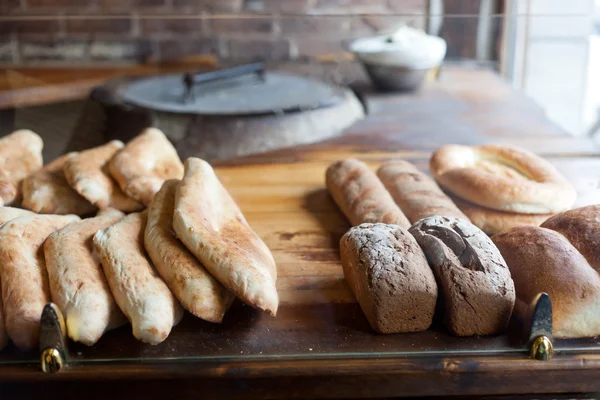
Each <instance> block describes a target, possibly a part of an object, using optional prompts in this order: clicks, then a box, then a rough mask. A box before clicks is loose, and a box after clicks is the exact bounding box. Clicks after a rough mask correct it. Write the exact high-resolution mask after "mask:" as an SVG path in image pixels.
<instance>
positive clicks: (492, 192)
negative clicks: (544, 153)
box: [429, 145, 577, 214]
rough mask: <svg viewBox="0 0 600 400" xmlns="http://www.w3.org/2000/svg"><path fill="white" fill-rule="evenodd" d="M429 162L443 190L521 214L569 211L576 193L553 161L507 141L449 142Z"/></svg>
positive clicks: (491, 206)
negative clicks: (483, 144)
mask: <svg viewBox="0 0 600 400" xmlns="http://www.w3.org/2000/svg"><path fill="white" fill-rule="evenodd" d="M429 167H430V169H431V172H432V174H433V176H434V177H435V179H436V180H437V181H438V183H439V184H440V185H441V186H442V187H443V188H444V189H446V190H448V191H450V192H452V193H453V194H455V195H457V196H458V197H460V198H463V199H465V200H468V201H470V202H472V203H475V204H478V205H480V206H483V207H488V208H491V209H494V210H499V211H508V212H516V213H523V214H550V213H556V212H561V211H565V210H568V209H569V208H571V207H572V206H573V204H574V202H575V199H576V197H577V194H576V192H575V189H574V188H573V185H571V184H570V183H569V182H568V181H567V180H566V179H565V177H564V176H562V175H561V173H560V172H558V170H557V169H556V168H554V166H553V165H552V164H550V163H549V162H548V161H546V160H544V159H543V158H541V157H538V156H537V155H535V154H533V153H532V152H530V151H527V150H524V149H521V148H518V147H516V146H509V145H485V146H473V147H470V146H458V145H448V146H444V147H442V148H441V149H439V150H438V151H436V152H435V153H434V154H433V156H432V157H431V161H430V163H429Z"/></svg>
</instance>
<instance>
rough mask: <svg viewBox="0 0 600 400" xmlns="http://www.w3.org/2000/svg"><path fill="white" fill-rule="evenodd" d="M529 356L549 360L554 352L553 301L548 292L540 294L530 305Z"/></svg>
mask: <svg viewBox="0 0 600 400" xmlns="http://www.w3.org/2000/svg"><path fill="white" fill-rule="evenodd" d="M528 314H529V321H530V323H531V325H530V330H529V338H528V346H529V357H531V358H533V359H534V360H540V361H547V360H550V359H551V358H552V356H553V354H554V346H553V344H552V302H551V301H550V296H548V294H547V293H540V294H538V295H537V296H536V297H535V299H534V300H533V301H532V302H531V304H530V306H529V312H528Z"/></svg>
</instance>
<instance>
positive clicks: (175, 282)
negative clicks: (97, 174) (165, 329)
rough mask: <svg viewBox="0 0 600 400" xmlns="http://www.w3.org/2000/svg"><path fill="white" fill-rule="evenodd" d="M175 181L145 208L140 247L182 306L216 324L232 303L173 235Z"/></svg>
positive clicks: (224, 289) (223, 290) (167, 182)
mask: <svg viewBox="0 0 600 400" xmlns="http://www.w3.org/2000/svg"><path fill="white" fill-rule="evenodd" d="M178 185H179V180H177V179H172V180H168V181H166V182H165V183H164V184H163V185H162V188H161V189H160V190H159V191H158V192H157V193H156V195H154V200H153V201H152V204H151V205H150V207H149V208H148V224H147V225H146V230H145V235H144V246H145V248H146V251H147V252H148V255H149V256H150V259H151V260H152V262H153V263H154V266H155V267H156V270H157V271H158V273H159V274H160V276H161V277H162V278H163V279H164V281H165V283H166V284H167V286H169V288H170V289H171V291H172V292H173V294H174V295H175V297H177V299H178V300H179V301H180V302H181V304H182V306H183V307H184V308H185V309H186V310H188V311H189V312H190V313H192V314H193V315H195V316H196V317H198V318H202V319H204V320H206V321H210V322H215V323H219V322H221V321H222V320H223V316H224V315H225V312H227V310H228V309H229V306H230V305H231V303H232V302H233V300H234V299H235V296H234V295H233V293H231V292H230V291H229V290H227V289H226V288H225V287H224V286H223V285H221V283H219V281H217V280H216V279H215V278H213V276H212V275H211V274H210V273H209V272H208V271H207V270H206V268H204V266H203V265H202V264H200V262H199V261H198V260H197V259H196V257H194V255H193V254H192V253H190V252H189V250H188V249H187V248H186V247H185V246H184V245H183V243H181V242H180V241H179V240H177V236H176V235H175V232H173V211H174V209H175V192H176V190H177V186H178Z"/></svg>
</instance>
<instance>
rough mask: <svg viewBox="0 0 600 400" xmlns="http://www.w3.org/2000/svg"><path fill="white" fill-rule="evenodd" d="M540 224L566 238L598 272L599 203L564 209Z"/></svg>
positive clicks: (599, 270)
mask: <svg viewBox="0 0 600 400" xmlns="http://www.w3.org/2000/svg"><path fill="white" fill-rule="evenodd" d="M541 226H542V228H547V229H552V230H553V231H555V232H558V233H560V234H561V235H563V236H564V237H565V238H567V240H568V241H569V242H570V243H571V244H572V245H573V246H574V247H575V248H576V249H577V251H579V252H580V253H581V254H582V255H583V256H584V257H585V259H586V260H587V262H588V263H589V264H590V266H591V267H592V268H594V269H595V270H596V272H598V273H600V205H598V204H594V205H590V206H586V207H580V208H576V209H574V210H569V211H565V212H563V213H560V214H557V215H556V216H554V217H552V218H550V219H548V220H546V221H545V222H544V223H543V224H542V225H541Z"/></svg>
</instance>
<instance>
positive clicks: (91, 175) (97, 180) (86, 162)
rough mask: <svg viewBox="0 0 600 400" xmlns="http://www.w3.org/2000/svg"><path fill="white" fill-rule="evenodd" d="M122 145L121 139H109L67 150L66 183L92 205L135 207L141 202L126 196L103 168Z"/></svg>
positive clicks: (123, 209) (120, 207) (129, 210)
mask: <svg viewBox="0 0 600 400" xmlns="http://www.w3.org/2000/svg"><path fill="white" fill-rule="evenodd" d="M123 146H124V145H123V142H121V141H119V140H113V141H111V142H108V143H106V144H104V145H102V146H98V147H95V148H93V149H89V150H84V151H82V152H80V153H74V154H71V155H70V156H69V157H68V158H67V159H66V161H65V164H64V167H63V171H64V174H65V178H67V181H68V182H69V185H71V187H72V188H73V189H75V190H76V191H77V193H79V194H80V195H81V196H83V197H85V198H86V199H87V200H88V201H89V202H90V203H92V204H93V205H95V206H96V207H98V208H106V207H113V208H116V209H117V210H120V211H123V212H133V211H139V210H141V209H142V208H143V206H142V205H141V204H140V203H138V202H136V201H135V200H133V199H130V198H129V197H127V196H126V195H125V193H123V192H122V191H121V189H120V188H119V185H117V183H116V182H115V181H114V180H113V179H112V178H111V177H110V175H109V174H108V170H107V169H108V162H109V160H110V159H111V158H112V157H113V156H114V155H115V154H116V153H117V152H118V151H119V150H121V149H122V148H123Z"/></svg>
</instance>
